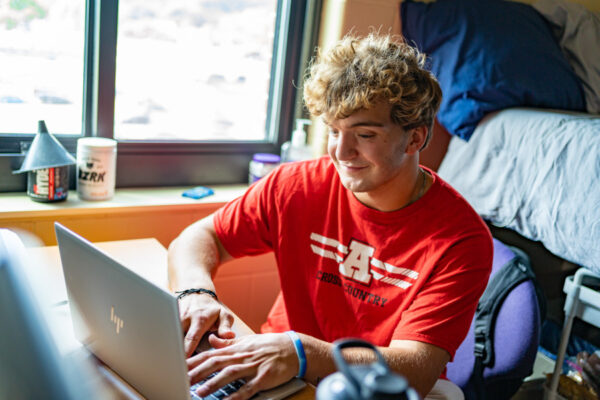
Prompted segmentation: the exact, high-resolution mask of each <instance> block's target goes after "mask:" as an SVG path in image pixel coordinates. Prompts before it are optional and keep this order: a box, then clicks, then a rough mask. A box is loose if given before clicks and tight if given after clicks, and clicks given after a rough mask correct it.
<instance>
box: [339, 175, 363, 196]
mask: <svg viewBox="0 0 600 400" xmlns="http://www.w3.org/2000/svg"><path fill="white" fill-rule="evenodd" d="M341 181H342V185H344V187H345V188H346V189H348V190H349V191H351V192H353V193H361V192H364V191H365V188H364V186H365V184H364V182H362V181H359V180H357V179H351V178H347V177H346V178H345V179H344V178H342V179H341Z"/></svg>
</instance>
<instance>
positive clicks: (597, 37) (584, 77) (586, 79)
mask: <svg viewBox="0 0 600 400" xmlns="http://www.w3.org/2000/svg"><path fill="white" fill-rule="evenodd" d="M533 7H534V8H535V9H536V10H537V11H538V12H539V13H540V14H542V16H543V17H544V18H545V19H546V20H547V21H548V22H549V23H550V25H551V26H552V30H553V33H554V36H555V38H556V39H557V41H558V43H559V45H560V48H561V50H562V52H563V54H564V55H565V57H566V58H567V61H568V62H569V64H570V65H571V66H572V67H573V70H574V71H575V74H577V76H578V77H579V79H580V80H581V83H582V85H583V92H584V95H585V102H586V109H587V111H588V112H589V113H592V114H598V113H600V13H593V12H592V11H590V10H588V9H586V8H585V7H584V6H582V5H581V4H575V3H570V2H567V1H564V0H539V1H537V2H535V3H534V4H533ZM590 49H593V50H595V51H590Z"/></svg>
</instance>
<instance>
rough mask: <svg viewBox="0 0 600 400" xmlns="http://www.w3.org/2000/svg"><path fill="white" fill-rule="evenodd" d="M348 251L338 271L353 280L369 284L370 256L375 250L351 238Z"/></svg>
mask: <svg viewBox="0 0 600 400" xmlns="http://www.w3.org/2000/svg"><path fill="white" fill-rule="evenodd" d="M348 247H349V249H350V253H349V254H348V256H347V257H346V259H345V260H344V261H343V262H342V263H341V264H340V273H341V274H342V275H344V276H345V277H347V278H350V279H352V280H354V281H357V282H360V283H363V284H365V285H367V286H368V285H370V283H371V273H370V271H369V262H370V258H371V256H372V255H373V253H374V252H375V249H374V248H373V247H369V246H367V245H365V244H363V243H360V242H357V241H354V240H352V241H351V242H350V246H348Z"/></svg>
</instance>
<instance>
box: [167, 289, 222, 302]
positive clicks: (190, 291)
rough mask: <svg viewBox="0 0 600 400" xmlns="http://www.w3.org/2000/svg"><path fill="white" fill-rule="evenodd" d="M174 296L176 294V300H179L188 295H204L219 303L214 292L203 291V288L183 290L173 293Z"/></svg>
mask: <svg viewBox="0 0 600 400" xmlns="http://www.w3.org/2000/svg"><path fill="white" fill-rule="evenodd" d="M175 294H177V300H179V299H181V298H183V297H185V296H187V295H190V294H204V295H208V296H211V297H212V298H214V299H215V300H216V301H219V298H218V297H217V294H216V293H215V292H214V291H212V290H210V289H204V288H190V289H185V290H181V291H177V292H175Z"/></svg>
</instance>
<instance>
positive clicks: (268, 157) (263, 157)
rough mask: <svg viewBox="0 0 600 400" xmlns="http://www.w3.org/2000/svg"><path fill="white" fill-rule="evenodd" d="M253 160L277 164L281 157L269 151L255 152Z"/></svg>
mask: <svg viewBox="0 0 600 400" xmlns="http://www.w3.org/2000/svg"><path fill="white" fill-rule="evenodd" d="M252 160H253V161H257V162H261V163H264V164H277V163H279V162H280V161H281V158H280V157H279V156H278V155H277V154H271V153H256V154H254V156H253V157H252Z"/></svg>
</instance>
